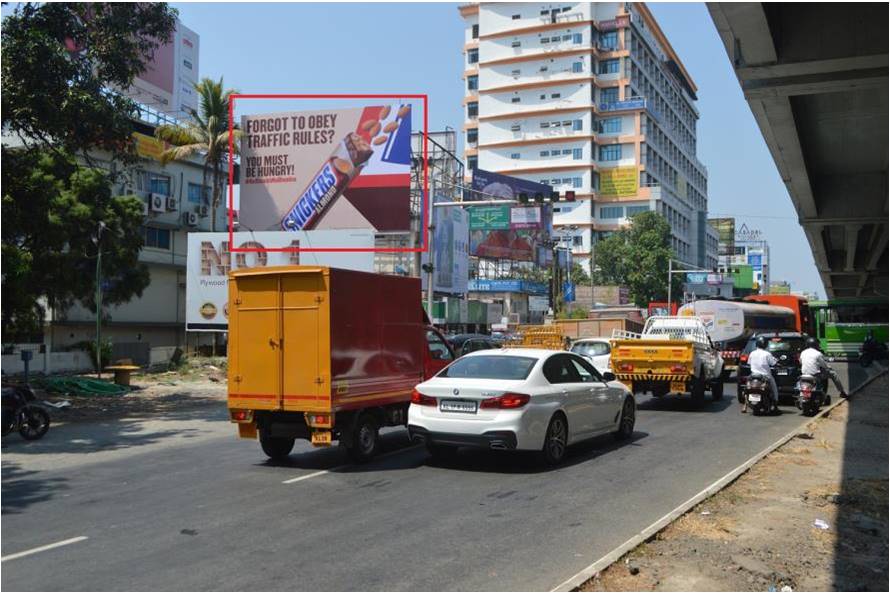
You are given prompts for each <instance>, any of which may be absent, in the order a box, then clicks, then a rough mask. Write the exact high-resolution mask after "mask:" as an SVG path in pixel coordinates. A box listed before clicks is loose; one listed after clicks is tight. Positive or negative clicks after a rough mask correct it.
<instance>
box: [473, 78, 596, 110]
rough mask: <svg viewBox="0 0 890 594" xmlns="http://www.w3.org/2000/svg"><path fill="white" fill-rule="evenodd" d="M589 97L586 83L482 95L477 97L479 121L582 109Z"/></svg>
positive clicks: (588, 84)
mask: <svg viewBox="0 0 890 594" xmlns="http://www.w3.org/2000/svg"><path fill="white" fill-rule="evenodd" d="M542 96H543V97H544V98H543V99H542V98H541V97H542ZM590 96H591V95H590V83H560V84H558V85H553V86H548V87H545V88H542V89H520V90H516V91H503V92H496V93H483V94H481V95H480V97H479V115H480V117H482V118H484V117H490V116H500V115H508V114H509V115H514V116H516V117H521V116H522V115H524V114H528V113H530V114H531V115H534V112H536V111H542V110H548V109H566V108H582V107H586V106H589V105H590Z"/></svg>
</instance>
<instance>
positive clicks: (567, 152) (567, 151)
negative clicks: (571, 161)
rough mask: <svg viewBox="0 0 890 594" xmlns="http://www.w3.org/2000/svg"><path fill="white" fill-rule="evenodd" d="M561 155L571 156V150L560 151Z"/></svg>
mask: <svg viewBox="0 0 890 594" xmlns="http://www.w3.org/2000/svg"><path fill="white" fill-rule="evenodd" d="M557 152H559V151H557ZM562 154H563V155H571V154H572V149H562Z"/></svg>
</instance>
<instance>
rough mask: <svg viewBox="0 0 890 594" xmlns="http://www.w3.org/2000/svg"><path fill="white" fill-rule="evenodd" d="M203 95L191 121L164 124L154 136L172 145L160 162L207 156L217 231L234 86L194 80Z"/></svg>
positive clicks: (236, 136)
mask: <svg viewBox="0 0 890 594" xmlns="http://www.w3.org/2000/svg"><path fill="white" fill-rule="evenodd" d="M195 91H196V92H197V93H198V97H200V99H201V102H200V112H199V111H195V110H191V114H190V115H191V121H189V122H186V123H185V124H183V125H180V126H175V125H167V124H165V125H161V126H158V127H157V128H156V129H155V136H156V137H157V138H158V139H159V140H164V141H166V142H168V143H170V144H171V145H173V146H172V147H170V148H169V149H167V150H165V151H164V152H163V153H162V154H161V163H162V164H167V163H169V162H170V161H179V160H184V159H188V158H189V157H191V156H193V155H195V154H201V155H203V156H204V178H203V187H204V188H206V187H207V176H208V173H209V174H211V175H212V176H213V186H212V189H213V194H212V200H211V203H210V204H211V212H212V217H213V220H212V222H211V229H212V230H213V231H216V209H217V207H219V205H220V202H221V200H222V183H223V179H224V178H223V167H224V165H225V163H226V160H227V158H228V156H229V123H228V122H229V97H230V96H231V95H232V94H233V93H237V91H236V90H234V89H226V90H223V79H222V77H220V79H219V81H214V80H212V79H210V78H204V79H202V80H201V82H199V83H197V84H195ZM232 135H233V137H234V143H233V146H234V153H235V154H238V140H239V139H240V138H241V130H237V129H236V130H233V133H232Z"/></svg>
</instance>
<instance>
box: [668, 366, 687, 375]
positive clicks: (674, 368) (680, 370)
mask: <svg viewBox="0 0 890 594" xmlns="http://www.w3.org/2000/svg"><path fill="white" fill-rule="evenodd" d="M684 371H686V366H685V365H671V373H683V372H684Z"/></svg>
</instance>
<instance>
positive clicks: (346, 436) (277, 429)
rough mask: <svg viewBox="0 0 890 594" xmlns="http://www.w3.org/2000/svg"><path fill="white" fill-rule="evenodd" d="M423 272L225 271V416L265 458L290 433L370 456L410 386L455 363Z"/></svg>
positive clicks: (286, 448)
mask: <svg viewBox="0 0 890 594" xmlns="http://www.w3.org/2000/svg"><path fill="white" fill-rule="evenodd" d="M420 296H421V293H420V279H416V278H408V277H401V276H390V275H384V274H371V273H368V272H356V271H352V270H341V269H337V268H327V267H321V266H270V267H266V268H244V269H239V270H236V271H233V272H231V273H229V302H228V304H227V305H228V311H229V394H228V408H229V419H230V420H231V421H232V422H233V423H235V424H236V425H237V426H238V435H239V436H241V437H243V438H247V439H253V440H256V439H257V438H259V442H260V446H261V447H262V448H263V451H264V452H265V453H266V455H267V456H269V457H270V458H272V459H281V458H285V457H287V455H288V454H290V452H291V450H292V448H293V447H294V441H295V440H296V439H306V440H309V441H310V442H311V443H312V445H314V446H329V445H332V442H333V441H335V440H337V441H339V442H340V445H342V446H344V447H345V448H346V449H347V451H348V452H349V454H350V455H351V456H352V458H353V459H355V460H357V461H365V460H369V459H370V458H372V457H373V456H374V454H375V453H376V451H377V448H378V430H379V429H380V428H381V427H386V426H398V425H405V424H406V422H407V419H408V405H409V403H410V401H411V398H412V392H413V389H414V386H415V385H417V384H419V383H420V382H422V381H424V380H425V379H427V378H429V377H431V376H432V375H434V374H435V373H436V372H438V371H439V370H441V369H442V368H443V367H445V366H446V365H448V364H449V363H451V361H452V360H453V359H454V353H453V352H452V350H451V348H450V347H449V346H448V343H447V342H446V341H445V338H444V337H443V336H442V335H441V334H440V333H439V332H438V331H437V330H436V329H435V328H432V327H431V326H429V325H428V323H427V320H425V319H424V317H425V314H424V312H423V309H422V307H421V300H420Z"/></svg>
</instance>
